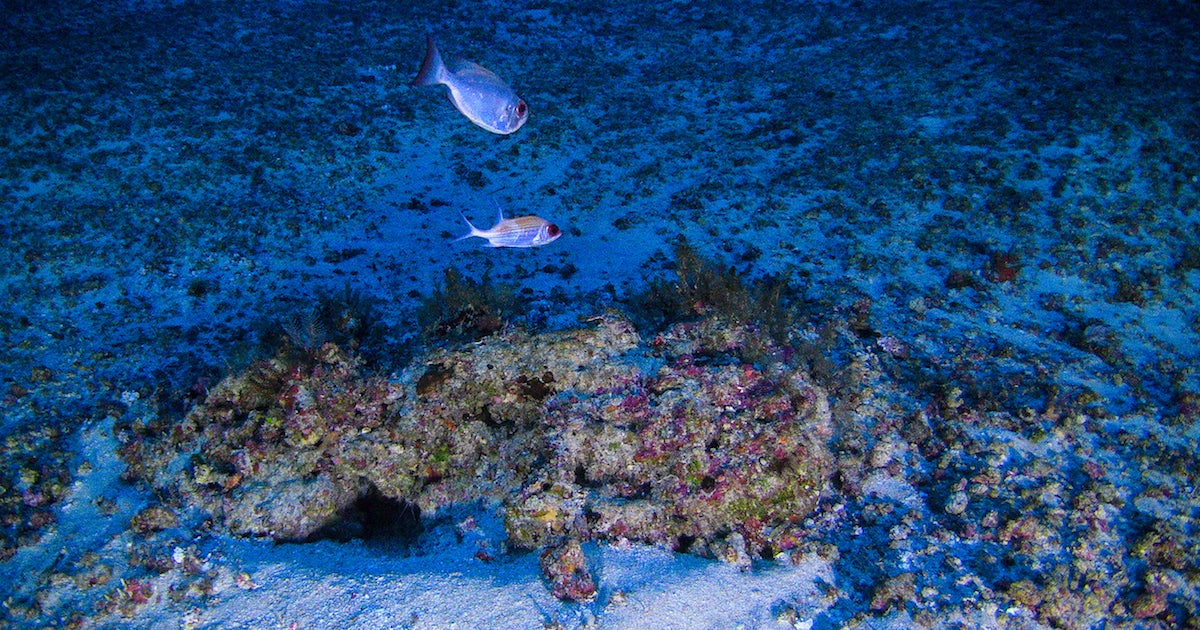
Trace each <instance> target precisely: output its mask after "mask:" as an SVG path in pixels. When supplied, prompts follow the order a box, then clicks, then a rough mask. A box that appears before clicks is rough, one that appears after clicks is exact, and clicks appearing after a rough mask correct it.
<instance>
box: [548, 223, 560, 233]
mask: <svg viewBox="0 0 1200 630" xmlns="http://www.w3.org/2000/svg"><path fill="white" fill-rule="evenodd" d="M546 233H547V234H549V235H550V236H558V235H559V234H562V231H561V230H559V229H558V226H557V225H554V224H553V223H551V224H550V225H548V226H546Z"/></svg>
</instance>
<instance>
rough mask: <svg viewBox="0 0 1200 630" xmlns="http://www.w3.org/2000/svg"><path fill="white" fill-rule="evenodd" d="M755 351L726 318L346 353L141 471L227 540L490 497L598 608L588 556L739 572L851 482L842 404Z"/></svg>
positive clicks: (593, 326) (614, 319) (347, 529)
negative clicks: (834, 417)
mask: <svg viewBox="0 0 1200 630" xmlns="http://www.w3.org/2000/svg"><path fill="white" fill-rule="evenodd" d="M750 337H754V338H755V339H756V340H757V339H758V337H759V336H758V335H757V334H756V333H755V331H754V330H753V329H752V327H749V326H730V325H728V324H726V323H724V322H722V321H720V320H718V319H707V320H703V321H700V322H693V323H687V324H678V325H676V326H674V327H672V328H670V329H668V330H666V331H665V332H663V333H662V334H659V335H656V336H654V337H653V338H652V339H649V340H643V339H642V338H641V337H640V336H639V335H638V333H637V332H636V331H635V329H634V327H633V325H632V324H631V323H630V322H629V321H628V320H627V319H625V318H624V317H622V316H620V315H617V314H613V313H609V314H605V315H602V316H598V317H596V318H595V319H593V320H591V321H590V322H589V325H588V326H587V327H585V328H582V329H579V330H571V331H563V332H554V333H544V334H529V333H526V332H521V331H516V330H511V331H507V332H505V333H503V334H499V335H495V336H492V337H488V338H486V339H484V340H483V341H481V342H479V343H476V344H473V345H469V346H466V347H462V348H457V349H442V350H434V351H431V352H429V353H428V354H426V355H424V356H423V357H421V358H420V359H419V360H417V361H415V362H413V363H412V364H411V366H410V367H409V368H408V369H406V370H405V371H404V372H401V373H399V374H396V375H392V376H383V375H375V374H370V373H368V372H367V371H365V370H364V369H363V366H362V363H361V361H360V360H359V359H357V358H356V357H354V356H352V355H350V354H348V353H346V352H345V351H344V350H342V349H341V348H339V347H338V346H336V345H334V344H330V343H327V344H324V345H323V346H321V347H320V348H316V349H310V350H308V351H298V350H296V349H294V348H285V349H284V350H282V351H281V352H279V353H278V354H277V356H275V357H273V358H271V359H269V360H262V361H259V362H256V363H254V364H252V365H251V366H249V367H248V368H247V369H245V370H244V371H242V372H240V373H237V374H233V375H231V376H229V377H227V378H226V379H224V380H223V381H222V382H220V383H219V384H218V385H217V386H215V387H214V388H212V389H211V391H209V392H208V394H207V396H206V397H205V399H204V400H203V402H201V403H200V404H198V405H196V406H195V407H194V408H193V409H191V411H190V412H189V413H188V414H187V416H186V418H185V419H184V421H183V422H182V423H179V424H177V425H175V426H172V427H170V428H164V429H162V430H149V429H147V430H143V431H140V432H139V434H138V435H136V436H135V437H134V438H133V439H130V440H128V441H127V443H126V445H125V447H124V449H123V456H124V458H125V460H126V461H127V462H128V464H129V466H130V470H129V473H130V474H131V475H133V476H135V477H139V478H142V479H145V480H147V481H148V482H150V483H151V484H152V485H154V486H155V487H156V488H158V489H159V490H160V491H162V492H164V493H166V494H168V495H171V496H177V497H179V498H180V500H181V502H182V503H183V504H184V506H185V507H197V508H199V509H201V510H203V511H204V512H206V513H208V514H209V515H211V516H212V517H214V518H215V519H216V521H217V522H218V523H219V524H220V526H222V527H224V528H225V529H227V530H228V531H229V532H231V533H233V534H237V535H250V536H267V537H270V538H272V539H275V540H278V541H297V540H305V539H311V538H314V537H320V536H323V535H329V534H330V533H331V532H336V533H340V534H341V535H347V534H349V535H355V534H356V533H357V534H362V533H370V532H369V531H367V530H370V529H371V528H379V527H385V528H386V527H387V526H388V525H387V523H386V521H388V520H395V519H396V518H399V515H400V514H402V513H407V514H421V515H431V514H435V513H437V512H438V510H441V509H444V508H446V507H447V506H450V505H453V504H457V503H465V502H473V501H483V502H490V503H491V504H494V505H496V506H497V509H499V510H501V512H502V513H503V514H504V516H505V529H506V531H507V535H508V544H509V546H510V547H513V548H522V549H541V550H543V567H544V568H545V569H546V572H547V574H548V577H549V578H550V580H551V582H552V584H553V587H554V592H555V594H556V595H559V596H560V597H564V598H571V599H586V598H588V597H590V596H591V594H592V593H594V590H595V589H594V586H593V585H592V584H591V581H590V578H589V577H587V572H586V568H585V567H583V566H582V556H581V555H580V554H579V553H578V551H577V549H578V544H579V543H580V542H581V541H587V540H606V541H617V540H630V541H638V542H645V543H651V544H657V545H662V546H666V547H669V548H672V549H676V550H681V551H689V552H692V553H698V554H701V555H705V556H715V557H722V558H726V559H734V560H736V559H737V558H739V557H746V556H755V557H759V556H766V557H771V556H772V555H773V554H774V553H776V552H777V551H779V550H785V549H788V548H789V547H791V546H792V545H794V544H795V541H796V540H797V539H798V537H799V532H798V528H799V527H801V522H802V521H803V519H804V518H805V517H806V516H807V515H809V514H810V513H811V512H812V511H813V510H814V509H815V508H816V506H817V502H818V500H819V498H820V496H821V493H822V490H823V488H824V487H825V486H826V484H827V480H828V479H829V477H830V475H831V473H832V470H833V461H832V455H831V453H830V451H829V446H828V442H829V439H830V436H831V428H830V427H831V419H830V409H829V403H828V399H827V394H826V393H825V391H824V390H823V389H822V388H821V387H820V386H818V385H817V384H816V383H815V382H814V379H813V378H811V377H810V376H809V374H808V373H807V372H806V371H804V370H803V369H800V368H798V367H796V366H795V365H791V364H789V363H788V362H787V361H785V360H784V359H783V358H782V353H776V354H772V353H771V352H769V350H770V349H769V348H767V349H766V350H768V352H763V350H764V348H762V347H761V342H760V341H756V343H759V344H760V345H759V346H757V347H756V351H757V356H756V359H757V360H756V361H754V362H750V361H748V360H745V359H744V358H742V357H741V356H740V353H739V350H740V349H742V348H744V347H745V346H746V342H747V339H749V338H750ZM381 506H382V507H381ZM381 510H382V512H381Z"/></svg>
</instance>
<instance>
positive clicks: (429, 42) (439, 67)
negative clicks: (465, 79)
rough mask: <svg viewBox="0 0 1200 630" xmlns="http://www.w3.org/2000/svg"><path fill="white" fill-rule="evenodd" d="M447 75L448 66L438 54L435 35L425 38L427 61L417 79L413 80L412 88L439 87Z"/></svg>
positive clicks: (422, 65)
mask: <svg viewBox="0 0 1200 630" xmlns="http://www.w3.org/2000/svg"><path fill="white" fill-rule="evenodd" d="M445 74H446V64H445V63H444V62H442V55H441V53H439V52H438V49H437V45H436V44H434V43H433V35H426V36H425V61H424V62H423V63H422V64H421V70H420V71H419V72H417V78H415V79H413V80H412V83H411V84H410V85H412V87H421V86H423V85H437V84H438V83H442V82H443V77H444V75H445Z"/></svg>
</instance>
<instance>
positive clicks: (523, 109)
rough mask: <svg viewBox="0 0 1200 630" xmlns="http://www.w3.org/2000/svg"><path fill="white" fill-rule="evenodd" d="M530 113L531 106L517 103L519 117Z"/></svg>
mask: <svg viewBox="0 0 1200 630" xmlns="http://www.w3.org/2000/svg"><path fill="white" fill-rule="evenodd" d="M528 111H529V106H528V105H526V104H525V101H522V100H518V101H517V115H518V116H524V115H525V114H526V113H527V112H528Z"/></svg>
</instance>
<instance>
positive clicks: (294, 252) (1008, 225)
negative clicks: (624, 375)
mask: <svg viewBox="0 0 1200 630" xmlns="http://www.w3.org/2000/svg"><path fill="white" fill-rule="evenodd" d="M584 4H586V6H584ZM2 17H3V19H0V40H2V41H3V42H4V45H3V47H2V49H0V68H2V72H0V82H2V84H3V88H2V90H0V112H2V120H3V126H2V133H0V203H2V205H0V237H2V238H3V247H0V269H3V272H2V274H0V292H2V293H3V296H4V299H3V302H2V303H0V347H2V354H0V356H2V357H3V360H2V361H0V380H2V381H3V382H0V388H3V389H2V390H0V395H2V396H4V401H3V412H2V414H3V415H2V417H0V431H2V432H3V433H4V434H5V435H27V434H28V432H29V431H35V430H39V429H41V428H44V427H47V426H49V427H57V428H59V429H60V430H61V432H60V435H59V436H57V437H53V438H51V439H50V440H49V442H48V443H49V444H53V445H54V447H55V448H61V449H65V450H66V451H67V452H68V454H67V455H63V456H57V457H56V458H51V459H58V460H62V459H64V458H65V459H66V460H69V459H70V455H69V453H70V451H71V450H72V447H70V446H69V444H70V443H71V440H72V436H74V435H75V428H76V427H78V426H79V425H80V424H83V423H86V422H90V421H98V420H100V419H102V418H105V417H108V416H112V417H116V416H120V415H121V414H123V413H125V412H126V411H127V409H128V408H129V405H130V403H131V402H132V401H140V403H141V404H146V402H147V401H151V402H152V406H153V407H154V408H155V409H158V410H160V411H162V412H163V413H175V414H178V413H180V412H182V411H183V410H185V409H186V408H187V406H188V405H190V404H192V403H194V402H195V400H196V399H197V397H198V396H200V395H201V394H202V392H203V390H204V387H205V385H206V384H208V383H211V382H214V381H215V380H216V379H219V378H220V377H221V376H222V375H223V374H225V373H226V372H227V371H228V370H229V369H232V368H234V367H236V366H241V365H245V364H246V363H247V362H248V361H249V360H251V359H252V358H254V357H256V356H261V354H262V352H263V351H264V350H263V348H264V347H266V346H268V345H269V343H270V340H271V339H272V338H275V337H277V336H278V334H279V331H280V329H281V328H282V327H283V326H284V325H285V324H286V322H288V321H291V320H293V319H295V318H297V317H298V316H303V315H304V314H306V313H310V312H312V311H313V309H314V308H316V307H315V305H316V304H317V303H318V301H319V300H320V299H322V297H324V298H326V299H329V298H330V297H331V296H332V297H336V296H338V295H341V294H343V293H344V292H346V291H350V292H352V293H355V294H356V295H357V296H359V299H361V300H365V301H369V302H370V303H371V305H372V309H373V312H374V313H375V315H376V316H377V321H376V326H377V328H376V329H375V333H374V334H373V335H372V337H371V338H370V344H371V347H370V348H368V349H367V350H369V352H370V353H371V356H372V357H373V360H374V361H375V367H376V368H377V369H379V370H381V371H385V372H386V371H391V370H397V369H399V368H402V367H403V366H404V365H405V364H406V363H407V361H408V360H410V359H411V358H412V357H413V356H415V355H417V354H418V353H419V352H420V349H421V345H420V344H421V343H422V341H421V339H420V338H419V335H418V334H417V333H418V320H417V309H418V306H419V305H420V303H421V300H422V299H423V298H425V297H428V296H429V295H431V293H432V291H433V287H434V286H435V285H436V284H437V283H438V282H440V281H441V279H442V278H443V273H444V271H445V269H446V268H448V267H453V268H455V269H457V270H459V271H461V272H462V273H463V274H465V275H466V276H468V277H471V278H484V277H487V278H489V279H491V280H493V281H500V282H506V283H512V284H514V285H515V286H516V287H518V291H519V295H520V297H521V300H522V301H523V302H524V303H525V306H527V311H526V315H524V316H522V317H521V318H518V319H517V320H516V321H515V322H514V323H516V324H519V325H523V326H527V327H530V328H532V329H535V330H542V329H554V328H562V327H567V326H571V325H575V324H576V322H577V321H578V318H579V317H580V316H586V315H590V314H594V313H597V312H600V311H602V310H603V309H605V308H608V307H612V306H617V307H620V306H621V305H622V304H623V303H624V300H627V299H628V298H629V297H630V296H633V295H635V294H637V293H638V292H639V291H641V290H643V289H644V288H645V286H646V283H647V281H648V280H649V279H651V278H655V277H670V273H671V271H670V270H671V265H672V250H673V246H674V244H675V243H677V242H679V241H680V239H686V241H687V242H688V243H690V244H691V245H693V246H694V247H696V248H697V249H698V250H699V251H700V252H701V253H703V254H704V255H706V256H709V257H712V258H713V259H715V260H718V261H722V264H726V265H731V266H733V267H734V268H736V269H737V270H738V271H740V272H742V273H744V274H746V277H747V278H758V277H763V276H767V275H773V274H781V275H784V276H786V277H788V278H789V281H790V286H791V289H792V292H791V294H790V300H791V301H792V303H795V304H798V305H802V306H801V310H802V312H803V314H804V320H805V321H806V322H809V323H810V324H811V329H816V328H817V327H819V326H820V325H822V324H824V323H828V322H837V321H845V320H850V319H853V320H856V321H861V322H863V326H862V328H861V332H862V337H863V342H864V343H865V344H867V345H868V346H872V347H874V346H875V345H878V346H879V347H880V348H884V346H885V345H887V347H890V348H892V349H893V350H886V348H885V351H886V352H885V354H888V353H890V354H888V356H893V357H895V358H896V361H895V362H894V363H893V364H890V365H889V366H885V368H884V369H885V371H888V372H889V374H891V375H892V376H894V377H895V378H897V379H898V380H899V381H900V382H902V383H904V384H905V385H906V386H907V387H910V388H911V389H912V391H914V392H917V395H918V396H927V397H928V398H929V399H930V400H931V401H932V400H935V399H936V398H937V397H938V396H941V395H943V394H944V393H945V391H947V390H948V389H949V388H958V389H959V390H961V391H962V393H963V396H964V397H965V400H966V402H967V404H969V405H973V406H977V407H978V408H980V409H984V410H991V411H1003V412H1011V413H1018V412H1020V411H1021V410H1022V409H1032V410H1034V411H1035V412H1042V411H1045V410H1047V409H1049V408H1052V407H1054V406H1056V405H1057V406H1058V407H1064V406H1065V407H1071V408H1073V409H1078V410H1084V411H1087V412H1089V413H1094V414H1096V415H1097V417H1101V418H1110V419H1111V418H1114V417H1115V418H1121V417H1125V416H1135V417H1137V418H1138V419H1139V421H1143V420H1144V421H1147V422H1150V423H1153V424H1155V425H1157V424H1158V423H1162V425H1163V426H1167V427H1170V430H1171V431H1178V432H1179V433H1180V435H1182V436H1187V435H1191V436H1193V438H1192V439H1194V435H1195V432H1194V431H1195V429H1194V426H1193V425H1194V423H1195V421H1196V419H1197V411H1196V408H1197V405H1198V404H1200V403H1197V402H1196V401H1197V398H1200V376H1198V375H1197V372H1196V369H1195V367H1196V365H1197V360H1198V359H1200V351H1198V350H1197V348H1200V308H1198V306H1197V291H1196V288H1197V286H1198V285H1200V225H1198V224H1200V212H1198V210H1197V207H1198V203H1200V5H1197V3H1195V2H1182V1H1167V0H1160V1H1152V2H1132V1H1122V2H1108V3H1099V4H1097V3H1080V2H1035V1H1029V2H1015V3H1014V2H965V1H955V0H940V1H907V0H906V1H896V2H875V1H870V0H862V1H853V2H852V1H847V2H840V1H828V2H815V1H814V2H738V3H717V2H711V3H703V2H700V3H685V2H601V3H570V2H556V1H553V0H551V1H544V2H536V1H531V2H516V3H513V2H487V3H467V2H451V3H445V2H371V1H367V2H353V3H337V2H329V3H318V2H301V1H295V2H266V1H259V2H241V3H239V2H200V1H185V2H149V1H133V0H130V1H128V2H115V1H112V2H100V1H97V2H66V1H49V2H39V3H28V2H15V3H14V2H10V3H7V4H6V5H5V7H4V9H3V14H2ZM426 33H431V34H433V35H435V36H436V38H437V40H438V42H439V45H440V47H441V48H442V52H443V54H444V55H446V57H447V58H448V59H450V58H454V57H462V58H465V59H469V60H471V61H474V62H477V63H480V64H482V65H484V66H486V67H487V68H489V69H490V70H491V71H493V72H495V73H496V74H497V75H498V76H500V77H501V78H503V79H504V81H506V82H507V83H508V84H509V85H511V86H512V87H513V89H514V90H515V91H516V92H517V93H518V94H519V95H520V96H521V97H522V98H524V99H525V100H526V101H527V102H528V103H529V108H530V112H531V113H530V118H529V121H528V122H527V123H526V124H525V126H524V127H522V128H521V129H520V130H518V131H517V132H516V133H514V134H512V135H511V136H507V137H502V136H497V135H494V134H490V133H488V132H486V131H484V130H483V129H480V128H479V127H476V126H475V125H472V124H471V123H470V122H469V121H468V120H467V119H466V118H465V117H463V116H462V115H460V114H459V113H458V112H457V111H455V110H454V108H453V106H452V105H451V104H450V102H449V101H448V100H447V99H446V98H445V94H444V90H443V88H441V87H425V88H410V87H408V83H409V82H410V81H411V80H412V78H413V76H414V75H415V74H416V71H417V69H418V68H419V66H420V63H421V60H422V57H423V55H424V37H425V35H426ZM496 205H499V206H500V207H502V208H503V209H504V212H505V213H506V214H507V215H509V216H516V215H526V214H534V215H538V216H541V217H544V218H546V219H547V220H549V221H553V222H554V223H556V224H557V225H558V226H560V227H561V228H562V230H563V232H564V236H563V237H562V238H560V239H558V240H557V241H555V242H553V243H550V244H549V245H546V246H544V247H540V248H534V249H523V250H515V249H490V248H484V247H480V246H479V242H478V239H468V240H466V241H455V240H454V239H455V238H456V237H457V236H460V235H461V234H463V233H464V232H465V225H464V223H463V222H462V219H461V217H460V215H459V213H460V212H462V213H464V214H465V215H466V216H467V217H468V218H470V219H471V220H472V221H474V222H475V223H477V224H480V225H484V224H486V225H490V224H491V221H492V220H493V217H494V216H495V210H494V208H495V206H496ZM809 334H811V330H809V331H807V332H806V330H803V326H801V329H798V330H797V331H796V333H795V336H796V338H797V339H800V338H803V337H804V336H805V335H809ZM877 341H878V343H877ZM894 343H899V344H901V346H900V347H902V348H903V349H902V350H895V349H896V348H897V346H895V345H888V344H894ZM23 443H24V442H23ZM47 448H49V447H47ZM10 451H11V452H10V455H9V456H6V458H5V466H6V467H7V468H6V470H4V471H3V473H4V474H5V475H6V476H7V477H8V478H10V479H15V477H16V476H18V474H19V473H18V469H19V468H20V467H21V465H22V463H21V462H23V461H25V459H21V458H26V457H34V458H35V459H36V458H37V457H38V455H37V454H36V453H28V452H23V451H20V449H16V448H13V447H10ZM47 457H50V456H47ZM5 483H6V485H7V486H9V487H14V486H15V485H16V482H13V483H9V482H5Z"/></svg>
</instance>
